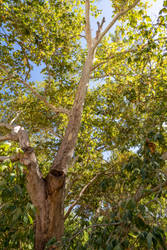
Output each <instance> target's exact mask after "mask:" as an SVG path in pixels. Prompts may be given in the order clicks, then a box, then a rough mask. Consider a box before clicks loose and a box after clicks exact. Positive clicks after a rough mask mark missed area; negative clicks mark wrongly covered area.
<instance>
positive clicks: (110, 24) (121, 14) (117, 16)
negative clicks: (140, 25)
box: [94, 0, 140, 49]
mask: <svg viewBox="0 0 167 250" xmlns="http://www.w3.org/2000/svg"><path fill="white" fill-rule="evenodd" d="M139 2H140V0H136V1H135V2H134V3H133V4H132V5H130V6H129V7H128V8H127V9H125V10H122V11H120V12H119V13H118V14H116V15H115V17H114V18H113V20H112V21H111V22H110V23H109V24H108V26H107V27H106V28H105V30H104V31H103V32H102V33H101V34H100V35H99V37H98V39H97V40H95V44H94V49H95V48H96V47H97V45H98V44H99V43H100V42H101V40H102V39H103V37H104V36H105V35H106V33H107V32H108V31H109V30H110V29H111V28H112V26H113V25H114V24H115V23H116V21H117V20H118V19H119V18H120V17H121V16H123V15H124V14H126V13H127V12H128V11H129V10H131V9H133V8H134V7H135V6H136V5H137V4H138V3H139Z"/></svg>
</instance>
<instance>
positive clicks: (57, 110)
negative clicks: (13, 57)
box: [0, 64, 70, 115]
mask: <svg viewBox="0 0 167 250" xmlns="http://www.w3.org/2000/svg"><path fill="white" fill-rule="evenodd" d="M0 69H1V70H2V71H4V72H5V73H7V74H9V71H8V70H7V69H6V67H5V66H4V65H1V64H0ZM11 78H12V77H10V79H11ZM18 81H19V82H21V83H22V84H23V85H24V86H25V87H26V88H28V89H29V90H31V92H32V93H33V94H34V96H36V97H37V98H38V99H39V100H41V101H42V102H44V103H45V105H46V106H47V107H48V108H50V109H51V110H52V111H53V112H54V113H64V114H66V115H69V114H70V111H69V110H68V109H65V108H62V107H59V108H56V107H55V106H53V105H52V104H50V103H48V102H47V100H46V98H45V97H44V96H42V95H40V94H39V93H38V92H37V91H36V90H35V89H34V88H33V87H31V86H30V85H29V84H28V83H27V82H26V81H24V80H22V79H20V78H19V79H18Z"/></svg>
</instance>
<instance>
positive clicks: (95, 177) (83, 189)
mask: <svg viewBox="0 0 167 250" xmlns="http://www.w3.org/2000/svg"><path fill="white" fill-rule="evenodd" d="M99 175H100V174H96V175H95V176H94V177H93V179H92V180H91V181H90V182H88V184H86V185H85V186H84V187H83V188H82V190H81V192H80V193H79V196H78V198H77V199H76V200H75V201H74V202H73V203H72V205H71V206H70V207H69V209H68V211H67V213H66V214H65V216H64V219H65V220H66V219H67V217H68V216H69V214H70V213H71V211H72V209H73V208H74V207H75V206H76V205H77V203H78V201H79V200H80V198H81V197H82V195H83V194H84V192H85V191H86V190H87V188H88V187H89V186H90V184H92V182H94V181H95V180H96V179H97V177H98V176H99Z"/></svg>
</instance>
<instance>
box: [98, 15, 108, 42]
mask: <svg viewBox="0 0 167 250" xmlns="http://www.w3.org/2000/svg"><path fill="white" fill-rule="evenodd" d="M105 21H106V20H105V17H103V19H102V21H101V23H99V22H97V27H98V29H97V31H96V40H98V38H99V35H100V33H101V30H102V28H103V24H104V23H105Z"/></svg>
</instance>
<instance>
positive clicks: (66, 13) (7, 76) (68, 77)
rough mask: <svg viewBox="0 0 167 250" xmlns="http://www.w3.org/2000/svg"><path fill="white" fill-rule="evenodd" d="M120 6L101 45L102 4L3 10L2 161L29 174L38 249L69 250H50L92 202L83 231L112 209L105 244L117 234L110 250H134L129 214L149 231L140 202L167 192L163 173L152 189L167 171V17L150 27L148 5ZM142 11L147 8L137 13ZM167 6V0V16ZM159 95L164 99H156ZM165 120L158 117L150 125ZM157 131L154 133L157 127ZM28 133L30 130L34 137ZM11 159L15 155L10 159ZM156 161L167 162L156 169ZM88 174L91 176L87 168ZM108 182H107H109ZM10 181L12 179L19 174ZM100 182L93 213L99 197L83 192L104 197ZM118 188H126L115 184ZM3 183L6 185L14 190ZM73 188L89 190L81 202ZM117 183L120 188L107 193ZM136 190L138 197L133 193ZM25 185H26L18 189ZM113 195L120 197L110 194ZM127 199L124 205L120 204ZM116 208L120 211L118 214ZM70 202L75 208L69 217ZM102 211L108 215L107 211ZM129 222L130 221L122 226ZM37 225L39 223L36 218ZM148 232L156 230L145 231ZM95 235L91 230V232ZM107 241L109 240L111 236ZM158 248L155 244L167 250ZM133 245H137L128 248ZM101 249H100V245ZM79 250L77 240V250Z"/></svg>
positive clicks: (24, 5) (29, 4)
mask: <svg viewBox="0 0 167 250" xmlns="http://www.w3.org/2000/svg"><path fill="white" fill-rule="evenodd" d="M112 2H113V10H114V11H113V13H114V14H113V19H112V21H111V22H110V23H109V24H108V25H107V26H106V28H103V26H104V23H105V18H103V19H102V21H101V22H98V23H97V31H96V34H95V37H94V38H93V37H92V32H91V27H90V12H91V13H92V15H94V16H95V17H96V16H97V15H98V10H97V9H96V8H95V6H94V9H93V3H90V1H89V0H86V1H81V3H80V1H56V2H55V1H52V0H50V1H48V2H45V1H39V0H38V1H35V0H34V1H2V2H0V4H1V7H2V8H1V12H0V15H1V20H2V21H1V31H0V37H1V58H2V60H1V63H0V68H1V73H0V77H1V86H2V87H1V110H2V114H1V123H0V127H1V137H0V141H1V142H4V141H8V142H9V141H11V144H10V145H9V144H6V143H2V145H1V146H2V151H3V152H2V153H3V155H2V156H1V157H0V161H1V162H4V161H5V162H6V165H7V166H8V168H10V164H16V163H15V162H19V163H17V165H12V166H17V168H20V169H23V168H22V166H24V167H26V168H25V170H24V175H25V176H26V187H27V191H28V194H29V197H30V199H31V202H32V204H33V206H34V208H35V223H34V224H35V244H34V248H35V249H39V250H42V249H44V248H45V247H46V246H48V247H50V249H54V248H59V247H60V246H55V245H52V246H49V244H50V245H51V243H53V242H54V238H56V241H57V242H59V243H60V242H61V240H62V237H63V235H64V221H65V219H67V220H66V221H67V222H66V223H67V224H68V218H69V216H70V215H71V211H72V209H73V208H74V207H75V206H76V205H78V206H81V207H82V204H88V207H87V208H86V209H84V208H83V210H82V209H81V210H80V211H79V212H80V216H81V218H83V221H82V222H84V223H85V221H86V219H85V218H86V217H87V216H88V217H89V216H91V212H92V211H96V210H97V211H96V216H95V217H97V218H99V217H100V215H101V216H102V215H103V217H104V219H105V220H106V219H107V220H109V219H108V211H110V210H112V212H114V213H115V217H114V222H112V223H111V225H110V226H112V228H110V229H109V230H108V233H106V234H105V237H107V236H108V239H107V242H108V243H107V244H108V245H106V243H105V242H102V241H101V242H100V243H98V244H99V245H100V246H101V247H102V249H105V248H107V247H108V246H110V245H111V244H112V245H111V246H110V248H111V249H112V247H113V248H114V247H117V248H116V249H120V248H121V247H126V244H125V242H124V240H127V238H126V237H127V234H128V233H129V232H131V235H133V236H134V237H135V236H136V235H135V233H139V232H137V230H136V228H135V227H134V228H133V229H132V228H131V227H130V226H129V224H128V222H127V219H128V220H132V219H131V218H130V215H125V213H127V214H128V213H131V211H132V210H133V212H134V214H135V215H134V217H133V220H134V221H135V222H134V224H135V226H136V225H137V223H138V224H142V223H144V222H143V218H141V210H142V208H141V209H140V208H139V207H137V205H136V204H137V203H138V202H140V201H141V199H144V198H146V201H147V202H148V200H147V199H148V198H147V196H148V195H149V194H152V193H156V194H159V192H160V191H161V188H162V187H165V186H166V179H165V180H164V182H163V184H162V185H161V186H159V185H158V183H157V178H160V179H161V181H163V178H166V177H165V173H164V172H163V173H162V175H161V177H160V175H158V176H157V175H156V174H155V176H154V177H153V180H152V182H151V183H148V177H149V175H150V174H151V173H152V171H154V170H155V169H158V170H159V169H162V168H163V167H164V161H162V160H161V159H160V154H161V153H162V152H164V151H163V150H165V145H164V144H165V143H164V141H166V138H164V137H163V135H164V134H165V131H164V129H163V125H164V123H165V122H166V120H165V119H166V118H165V117H166V116H165V115H166V113H165V111H164V108H163V105H164V103H165V95H163V96H162V92H163V91H165V90H164V88H165V80H166V75H165V70H164V69H165V64H166V57H165V48H166V47H165V46H166V45H165V39H166V38H165V29H166V27H165V17H164V16H163V15H161V18H160V19H159V23H157V26H156V27H155V29H153V27H152V24H151V20H150V19H149V17H148V16H147V15H146V10H145V5H144V4H142V3H140V1H139V0H136V1H126V2H125V1H112ZM83 6H84V7H85V10H84V11H83ZM136 6H139V7H140V8H138V9H137V8H135V7H136ZM165 7H166V1H165V2H164V10H166V8H165ZM91 8H92V10H91ZM163 12H164V13H165V11H163ZM84 13H85V14H84ZM118 20H119V21H120V24H121V22H124V23H125V24H126V28H122V26H121V25H120V26H118V27H117V28H116V29H115V35H113V36H111V35H108V36H107V34H108V32H109V31H110V29H111V28H112V27H113V26H114V24H115V23H116V22H117V21H118ZM136 26H137V29H136ZM83 32H84V33H85V34H84V35H82V34H83ZM81 39H86V48H84V45H83V43H80V40H81ZM101 58H102V59H101ZM94 59H96V60H94ZM34 65H37V66H38V67H41V69H42V70H41V73H43V75H44V78H43V80H42V81H36V82H35V81H33V80H32V78H31V73H32V70H33V66H34ZM113 65H114V67H113ZM155 65H156V66H157V67H156V66H155ZM91 79H92V80H93V79H96V80H97V79H106V80H105V84H104V85H103V86H99V87H97V88H96V89H92V90H90V91H88V85H89V81H90V80H91ZM77 83H78V84H77ZM111 83H112V85H111ZM125 83H126V84H125ZM153 83H155V85H154V84H153ZM154 93H156V95H155V94H154ZM154 96H156V98H159V99H158V100H159V101H157V100H154ZM148 100H149V102H148ZM157 102H159V105H158V110H157ZM84 104H85V110H83V107H84ZM156 112H158V113H157V116H154V117H155V119H151V117H152V116H153V114H154V115H155V114H156ZM14 114H15V116H14V119H12V118H13V115H14ZM82 116H83V118H82ZM110 117H112V119H110ZM81 119H82V122H81ZM144 123H145V124H144ZM18 124H19V125H18ZM153 126H154V131H153V132H152V134H151V131H150V128H151V127H153ZM141 130H142V131H141ZM26 131H28V132H29V134H30V139H29V136H28V133H27V132H26ZM127 135H128V136H127ZM133 136H134V138H133ZM147 137H148V142H149V143H153V142H152V140H153V139H154V141H155V137H156V138H157V144H158V143H159V144H158V145H157V147H158V150H159V151H158V152H159V153H157V154H155V155H152V153H154V152H152V151H151V152H150V148H149V146H148V143H147V144H146V138H147ZM77 138H78V142H77ZM111 138H112V139H111ZM30 141H31V143H30ZM161 142H162V143H161ZM76 145H77V147H76ZM144 145H145V146H144ZM10 146H11V147H12V149H10V148H11V147H10ZM132 147H137V148H138V149H141V150H140V152H139V156H136V155H135V154H134V153H132V152H131V153H129V152H127V151H130V149H131V148H132ZM75 148H76V149H75ZM116 149H117V152H116V151H115V150H116ZM10 150H11V152H10ZM89 150H90V151H91V152H89ZM106 150H109V151H110V152H112V157H111V159H112V161H111V162H109V163H106V164H105V163H104V160H103V154H104V152H105V151H106ZM142 150H143V151H142ZM94 151H95V153H94ZM12 152H14V155H10V156H9V153H12ZM114 157H115V158H114ZM128 161H129V162H128ZM98 162H100V163H98ZM155 162H158V163H156V164H154V163H155ZM81 163H82V164H81ZM89 164H90V165H92V166H93V167H94V169H92V166H89ZM148 164H149V165H150V166H151V167H150V169H149V171H148V168H147V167H146V166H147V165H148ZM157 164H158V167H157ZM78 165H79V167H78ZM111 165H113V166H114V171H116V172H117V173H119V175H120V174H121V171H122V172H123V173H122V175H120V178H118V176H117V177H115V178H111V175H112V174H113V171H111V169H110V168H111ZM122 165H124V167H123V166H122ZM2 166H5V165H3V164H2ZM84 166H86V168H85V171H83V169H82V168H83V167H84ZM137 166H141V169H140V167H139V169H140V171H139V172H140V174H139V173H138V175H137V173H136V172H135V171H138V170H136V168H137ZM143 166H144V167H143ZM2 168H3V167H2ZM75 168H76V170H75ZM106 168H107V170H106ZM5 169H6V168H5ZM12 171H13V170H12ZM21 171H23V170H21ZM70 171H71V176H70V178H71V180H70V183H68V179H67V177H66V176H67V174H68V173H69V175H70ZM15 172H17V171H16V170H15ZM82 172H83V173H82ZM86 172H88V173H86ZM129 172H130V173H129ZM5 173H6V170H5ZM76 173H77V174H76ZM90 173H91V174H90ZM73 175H74V176H73ZM106 175H107V176H108V177H105V178H104V176H106ZM78 176H79V178H80V179H78ZM135 176H138V178H136V177H135ZM75 177H76V179H75ZM90 177H91V178H90ZM7 179H10V174H9V175H8V177H6V180H7ZM66 179H67V182H66ZM124 179H125V180H126V183H124ZM21 181H23V180H22V179H21ZM95 181H96V183H99V187H100V190H101V191H100V196H99V197H98V194H96V197H94V198H93V197H92V198H91V199H92V205H91V206H89V205H90V204H89V202H88V200H89V199H90V194H89V193H87V196H86V197H83V194H85V193H86V192H87V190H88V188H89V189H90V190H91V188H92V192H95V193H96V190H95V186H94V185H93V184H94V182H95ZM128 181H129V183H128ZM85 182H86V185H84V183H85ZM117 182H119V183H120V185H118V186H116V185H117V184H116V183H117ZM2 185H4V187H5V185H6V183H5V184H4V183H2ZM71 185H73V189H74V190H77V187H79V189H80V192H79V194H78V197H77V198H76V197H74V196H72V197H70V196H71V194H70V189H71ZM82 185H83V186H82ZM111 185H112V186H113V188H114V187H115V186H116V188H114V190H112V188H111V187H110V189H108V187H109V186H111ZM133 185H134V186H135V191H136V193H134V192H133ZM19 186H20V184H19V185H18V186H16V185H15V187H19ZM122 186H124V188H125V189H124V190H123V191H122V192H121V198H120V197H119V195H118V194H119V188H121V187H122ZM106 189H108V190H106ZM5 190H6V189H5V188H4V192H2V193H1V196H2V197H5V195H6V194H5ZM22 191H23V190H22ZM98 191H99V189H98ZM110 191H111V192H112V191H113V192H114V194H110V195H109V193H110ZM18 192H19V191H18ZM68 192H69V193H68ZM90 192H91V191H90ZM92 192H91V193H92ZM65 193H66V194H67V193H68V196H69V197H68V196H67V195H66V201H64V196H65ZM24 194H25V190H24ZM106 195H107V196H108V199H107V197H106ZM103 196H104V198H103ZM74 198H75V199H74ZM81 198H82V199H81ZM68 199H69V200H68ZM109 199H110V202H109ZM118 199H121V202H120V203H119V200H118ZM126 199H127V202H125V200H126ZM111 200H113V203H114V206H113V207H112V209H111ZM71 201H73V202H71ZM65 202H66V203H65ZM68 202H69V203H68ZM70 203H71V204H70ZM64 204H67V208H66V214H65V216H64ZM99 204H101V205H99ZM140 205H141V204H140ZM29 206H30V205H29ZM98 206H99V207H100V209H101V210H98ZM104 206H106V208H105V209H103V208H104ZM83 207H84V206H83ZM121 208H122V210H121ZM114 209H115V210H114ZM134 210H135V211H134ZM14 211H17V213H18V217H19V211H18V210H16V209H15V208H14ZM122 211H123V212H122ZM129 211H130V212H129ZM20 213H21V212H20ZM86 213H87V216H86ZM74 214H77V211H75V213H74ZM157 214H158V212H157V213H156V215H157ZM139 215H140V216H139ZM135 216H136V217H135ZM142 216H143V215H142ZM16 217H17V214H16ZM97 218H96V219H97ZM122 218H123V220H124V222H120V221H121V220H122ZM29 220H30V221H31V216H30V215H29ZM92 220H93V218H92ZM97 220H99V219H97ZM101 220H102V223H101V224H102V228H103V227H104V226H105V223H104V222H103V218H102V219H101ZM141 221H142V222H141ZM76 223H77V222H76ZM78 223H79V221H78ZM91 223H92V222H91ZM98 223H99V221H98ZM123 223H124V224H123ZM84 225H85V224H84ZM92 227H93V228H95V229H96V224H92ZM115 227H117V229H116V231H117V233H118V234H119V232H120V230H121V229H122V228H124V230H123V232H122V237H123V240H122V242H119V239H118V238H119V237H116V238H117V239H115V243H113V242H110V240H111V237H110V233H111V231H114V228H115ZM144 227H147V225H146V226H145V225H143V228H144ZM90 228H91V226H90V227H89V226H88V229H89V230H90ZM128 230H129V231H128ZM151 230H152V231H151ZM6 231H7V230H6ZM98 231H99V227H97V230H94V232H93V231H91V233H90V234H91V236H90V239H88V240H86V239H83V240H82V247H83V246H84V241H85V242H86V244H89V245H88V246H91V244H92V242H94V241H91V237H93V239H96V238H97V236H98V233H99V232H98ZM134 231H135V233H134ZM158 233H159V234H160V236H161V237H159V238H160V239H161V241H163V237H164V235H163V233H161V232H159V231H157V234H158ZM93 234H95V236H93ZM100 234H101V235H103V234H102V232H100ZM114 234H116V233H115V231H114ZM88 235H89V234H88ZM88 235H87V236H85V237H88ZM162 235H163V236H162ZM103 237H104V235H103ZM105 237H104V239H105ZM140 237H142V236H140ZM140 237H139V238H140ZM144 237H145V239H146V241H147V243H148V245H151V244H153V243H154V242H153V239H154V238H155V235H154V233H153V229H152V228H151V226H150V230H149V232H148V234H147V235H145V236H143V238H144ZM99 238H100V237H99ZM132 238H133V237H132ZM72 240H73V239H72ZM154 241H156V239H154ZM48 242H49V243H48ZM152 242H153V243H152ZM157 242H158V241H157ZM159 242H160V241H159ZM159 242H158V243H156V244H157V245H158V244H161V243H159ZM9 243H10V242H9ZM133 243H134V241H133V240H132V239H131V240H130V241H129V243H128V244H129V245H130V244H133ZM61 244H63V243H61ZM93 244H95V247H97V249H100V248H99V245H98V244H97V242H94V243H93ZM121 244H122V245H121ZM136 244H139V243H138V242H137V243H136ZM144 244H145V243H144ZM163 244H164V243H162V244H161V246H164V245H163ZM136 246H137V245H136ZM20 247H21V246H20ZM75 247H76V242H74V246H73V249H74V248H75ZM118 247H120V248H118ZM110 248H109V249H110Z"/></svg>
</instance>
